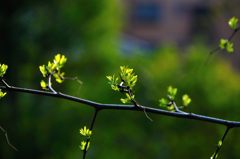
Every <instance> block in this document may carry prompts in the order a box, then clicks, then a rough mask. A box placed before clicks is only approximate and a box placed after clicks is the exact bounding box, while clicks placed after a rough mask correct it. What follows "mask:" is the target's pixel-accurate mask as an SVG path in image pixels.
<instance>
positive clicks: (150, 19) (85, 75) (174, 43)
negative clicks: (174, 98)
mask: <svg viewBox="0 0 240 159" xmlns="http://www.w3.org/2000/svg"><path fill="white" fill-rule="evenodd" d="M233 15H234V16H239V15H240V13H239V1H238V0H232V1H227V0H225V1H224V0H223V1H218V0H210V1H202V0H178V1H175V0H162V1H160V0H151V1H148V0H141V1H140V0H121V1H117V0H101V1H99V0H58V1H56V0H50V1H46V0H42V1H30V0H22V1H17V0H12V1H1V4H0V28H1V31H0V39H1V41H0V55H1V56H0V58H1V59H0V61H1V63H5V64H8V65H9V70H8V72H7V75H6V77H5V78H6V80H7V81H8V82H9V83H10V84H11V85H15V86H21V87H27V88H35V89H40V86H39V82H40V80H41V74H40V72H39V70H38V66H39V65H42V64H45V63H47V61H48V60H50V59H52V58H53V57H54V55H55V54H56V53H62V54H65V55H66V56H67V57H68V63H67V65H66V68H65V72H66V74H67V76H70V77H75V76H77V77H78V78H79V79H80V80H81V81H82V82H83V84H81V85H79V84H78V83H77V82H76V81H71V80H67V81H65V82H64V83H63V84H62V85H60V86H59V85H57V86H55V88H56V89H57V90H58V91H61V92H64V93H67V94H70V95H74V96H78V97H82V98H86V99H90V100H94V101H97V102H102V103H120V100H119V99H120V97H121V95H120V94H118V93H116V92H113V91H112V90H111V89H110V87H109V85H108V83H107V80H106V75H110V74H113V73H114V72H116V71H118V69H119V66H120V65H128V66H129V67H132V68H134V70H135V72H136V74H138V77H139V81H138V83H137V86H136V90H135V93H136V99H137V100H138V101H139V103H141V104H143V105H147V106H150V107H158V105H159V104H158V100H159V99H160V98H161V97H164V96H165V92H166V88H167V87H168V85H173V86H175V87H178V88H179V96H180V94H183V93H188V94H189V95H190V96H191V97H192V103H191V106H190V107H188V108H187V109H186V111H188V112H194V113H199V114H203V115H209V116H214V117H219V118H224V119H230V120H240V117H239V114H240V107H239V95H240V84H239V81H240V74H239V68H240V65H239V64H240V63H239V60H240V56H239V51H240V49H239V48H237V47H236V51H235V53H234V54H233V55H229V54H227V53H225V52H220V53H217V54H215V55H213V56H210V58H209V56H208V54H209V52H210V51H211V50H212V49H214V48H215V47H216V46H218V39H219V38H221V37H227V36H228V35H229V34H230V33H231V31H230V29H229V28H228V26H227V20H228V18H230V17H232V16H233ZM235 42H236V46H237V45H238V43H239V36H236V37H235ZM92 116H93V110H92V109H91V108H90V107H87V106H84V105H82V104H77V103H74V102H68V101H64V100H60V99H55V98H50V97H42V96H35V95H30V94H21V93H13V92H9V93H8V95H7V96H6V97H5V98H4V99H1V101H0V125H1V126H2V127H4V128H5V129H6V130H7V131H8V135H9V138H10V140H11V142H12V144H13V145H15V146H16V147H17V148H18V149H19V151H18V152H16V151H14V150H13V149H11V148H10V147H9V146H8V145H7V143H6V139H5V137H4V134H3V133H0V158H1V159H18V158H19V159H20V158H21V159H22V158H26V159H28V158H29V159H30V158H34V159H58V158H64V159H65V158H66V159H77V158H82V152H81V150H80V149H79V147H78V146H79V145H80V142H81V140H82V137H81V136H80V135H79V128H81V127H83V126H84V125H88V124H89V123H90V121H91V118H92ZM149 116H150V117H151V118H152V119H153V120H154V121H153V122H150V121H149V120H148V119H147V118H146V117H145V115H144V113H143V112H127V111H114V110H111V111H110V110H106V111H103V112H101V113H100V114H99V116H98V118H97V122H96V126H95V130H94V132H93V133H94V136H93V138H92V142H91V148H90V150H89V152H88V158H90V159H92V158H95V159H127V158H131V159H160V158H161V159H179V158H185V159H192V158H196V159H206V158H210V156H211V155H212V153H213V152H214V151H215V147H216V144H217V141H218V140H219V139H220V138H221V135H222V134H223V132H224V127H222V126H218V125H214V124H209V123H204V122H199V121H190V120H183V119H177V118H171V117H165V116H159V115H152V114H149ZM239 133H240V130H239V129H234V130H233V131H231V132H230V134H229V136H227V139H226V142H225V144H224V146H223V149H222V150H221V153H220V156H219V158H222V159H226V158H228V159H239V158H240V153H239V149H240V144H239V142H240V135H239Z"/></svg>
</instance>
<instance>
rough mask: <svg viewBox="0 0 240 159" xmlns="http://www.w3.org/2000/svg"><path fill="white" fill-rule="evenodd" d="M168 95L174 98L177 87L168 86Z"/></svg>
mask: <svg viewBox="0 0 240 159" xmlns="http://www.w3.org/2000/svg"><path fill="white" fill-rule="evenodd" d="M167 92H168V95H169V96H170V98H171V100H174V99H175V96H176V94H177V88H173V87H172V86H168V90H167Z"/></svg>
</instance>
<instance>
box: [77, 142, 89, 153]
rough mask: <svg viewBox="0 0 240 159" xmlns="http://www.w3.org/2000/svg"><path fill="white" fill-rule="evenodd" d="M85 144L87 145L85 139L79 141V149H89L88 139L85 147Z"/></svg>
mask: <svg viewBox="0 0 240 159" xmlns="http://www.w3.org/2000/svg"><path fill="white" fill-rule="evenodd" d="M86 145H87V142H86V141H82V142H81V145H80V146H79V147H80V149H81V150H82V151H84V150H85V149H86V151H87V150H88V149H89V147H90V141H88V145H87V148H86Z"/></svg>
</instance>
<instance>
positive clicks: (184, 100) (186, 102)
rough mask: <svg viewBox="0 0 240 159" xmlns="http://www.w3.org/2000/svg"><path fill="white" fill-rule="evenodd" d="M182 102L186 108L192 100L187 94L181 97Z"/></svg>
mask: <svg viewBox="0 0 240 159" xmlns="http://www.w3.org/2000/svg"><path fill="white" fill-rule="evenodd" d="M182 101H183V106H188V105H189V104H190V103H191V101H192V100H191V98H190V97H189V96H188V95H187V94H184V95H183V96H182Z"/></svg>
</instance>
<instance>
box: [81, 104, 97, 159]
mask: <svg viewBox="0 0 240 159" xmlns="http://www.w3.org/2000/svg"><path fill="white" fill-rule="evenodd" d="M98 112H99V110H98V109H97V108H96V109H95V112H94V115H93V118H92V121H91V125H90V129H89V130H91V131H93V127H94V124H95V121H96V118H97V114H98ZM89 142H90V137H89V138H88V139H87V140H86V145H85V148H84V150H83V159H85V158H86V155H87V148H88V144H89Z"/></svg>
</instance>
